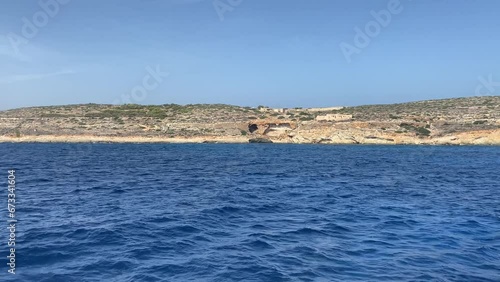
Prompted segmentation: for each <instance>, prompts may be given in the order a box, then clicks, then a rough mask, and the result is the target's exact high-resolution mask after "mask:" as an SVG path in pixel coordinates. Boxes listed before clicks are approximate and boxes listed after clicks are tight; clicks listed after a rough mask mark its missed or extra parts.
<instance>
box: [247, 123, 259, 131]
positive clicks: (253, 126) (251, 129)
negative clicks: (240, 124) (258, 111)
mask: <svg viewBox="0 0 500 282" xmlns="http://www.w3.org/2000/svg"><path fill="white" fill-rule="evenodd" d="M257 130H259V126H258V125H257V124H255V123H251V124H249V125H248V132H250V133H254V132H255V131H257Z"/></svg>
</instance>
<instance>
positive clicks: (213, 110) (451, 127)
mask: <svg viewBox="0 0 500 282" xmlns="http://www.w3.org/2000/svg"><path fill="white" fill-rule="evenodd" d="M327 113H340V114H351V115H352V116H353V119H352V120H351V121H346V122H331V123H325V122H316V121H314V118H315V117H316V116H317V115H324V114H327ZM499 118H500V96H486V97H470V98H457V99H444V100H430V101H421V102H411V103H403V104H392V105H369V106H358V107H347V108H344V109H341V110H333V111H329V112H323V113H311V112H308V111H307V110H305V109H301V108H295V109H289V110H288V111H287V112H286V113H277V112H272V111H271V112H262V111H259V108H251V107H239V106H230V105H221V104H215V105H207V104H196V105H185V106H181V105H175V104H167V105H157V106H142V105H135V104H127V105H119V106H118V105H97V104H85V105H68V106H50V107H32V108H22V109H14V110H8V111H2V112H0V136H9V137H21V136H37V135H92V136H151V137H165V138H169V137H170V138H173V137H193V136H240V137H241V136H247V134H248V135H250V134H249V132H248V125H249V123H252V122H254V121H262V122H264V123H265V121H268V120H272V121H273V123H279V122H283V123H290V122H292V123H297V124H298V125H299V127H300V129H301V130H302V132H306V131H305V130H309V129H310V130H312V131H313V130H318V128H327V129H329V130H344V131H346V130H349V129H350V128H358V129H359V128H362V129H363V128H366V129H369V130H371V132H370V133H369V134H370V135H368V136H367V137H365V138H372V137H371V135H373V133H374V132H375V133H377V132H381V133H384V134H389V133H390V134H402V135H408V136H415V137H417V138H425V137H429V136H431V137H439V136H445V135H447V134H453V133H457V132H468V131H478V130H498V129H499V128H500V124H499ZM276 121H278V122H276ZM312 131H311V132H312ZM367 134H368V133H367ZM286 138H287V137H286ZM290 138H291V137H290ZM349 138H351V137H349Z"/></svg>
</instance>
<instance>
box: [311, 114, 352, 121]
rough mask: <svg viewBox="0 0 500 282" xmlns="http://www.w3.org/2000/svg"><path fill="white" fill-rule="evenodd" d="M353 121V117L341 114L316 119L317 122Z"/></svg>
mask: <svg viewBox="0 0 500 282" xmlns="http://www.w3.org/2000/svg"><path fill="white" fill-rule="evenodd" d="M351 119H352V115H341V114H327V115H323V116H317V117H316V121H346V120H351Z"/></svg>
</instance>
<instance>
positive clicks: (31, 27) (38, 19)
mask: <svg viewBox="0 0 500 282" xmlns="http://www.w3.org/2000/svg"><path fill="white" fill-rule="evenodd" d="M70 1H71V0H40V1H38V6H40V10H38V11H36V12H35V13H34V14H33V15H32V16H31V17H30V18H27V17H23V18H22V19H21V21H22V23H23V25H22V27H21V33H20V34H17V33H14V32H9V33H8V34H7V39H8V40H9V41H10V44H11V46H12V48H13V49H14V52H15V54H16V55H20V54H21V52H20V48H21V46H23V45H27V44H28V43H29V41H30V40H31V39H33V38H35V37H36V36H37V35H38V33H39V32H40V30H41V29H42V28H44V27H45V26H47V25H48V24H49V22H50V19H53V18H54V17H56V16H57V15H58V14H59V12H60V11H61V7H62V6H64V5H67V4H68V3H69V2H70Z"/></svg>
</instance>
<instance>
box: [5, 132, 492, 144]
mask: <svg viewBox="0 0 500 282" xmlns="http://www.w3.org/2000/svg"><path fill="white" fill-rule="evenodd" d="M258 139H259V140H257V141H255V140H254V139H251V138H246V137H231V136H228V137H218V138H214V137H211V136H199V137H190V138H186V137H174V138H170V137H169V138H165V137H144V136H127V137H111V136H82V135H72V136H71V135H39V136H23V137H18V138H17V137H7V136H0V143H165V144H169V143H171V144H183V143H186V144H190V143H193V144H202V143H205V144H247V143H274V144H325V145H328V144H329V145H347V144H359V145H492V146H500V130H497V131H494V132H469V133H461V134H457V135H453V136H445V137H440V138H426V139H419V138H399V139H391V138H382V137H372V136H368V137H367V138H364V139H360V141H355V142H354V141H353V140H351V139H339V140H331V139H329V140H325V139H319V140H318V139H313V140H297V139H289V140H273V139H267V140H269V142H262V141H260V138H258Z"/></svg>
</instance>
